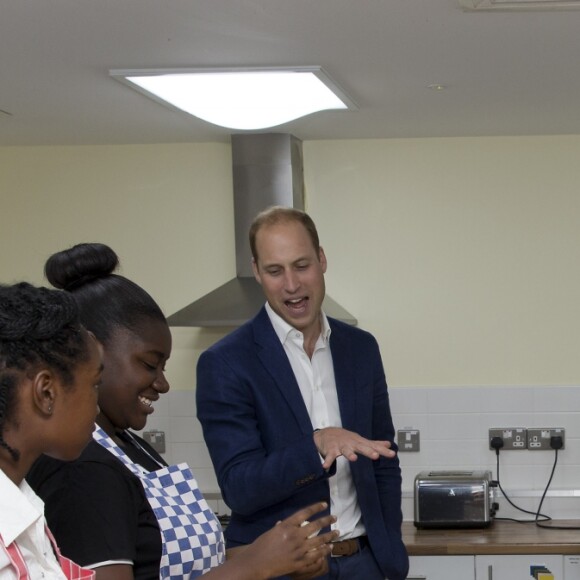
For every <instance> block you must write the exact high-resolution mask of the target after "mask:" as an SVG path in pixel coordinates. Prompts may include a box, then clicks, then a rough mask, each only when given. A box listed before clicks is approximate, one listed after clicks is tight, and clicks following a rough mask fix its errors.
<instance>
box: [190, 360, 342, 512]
mask: <svg viewBox="0 0 580 580" xmlns="http://www.w3.org/2000/svg"><path fill="white" fill-rule="evenodd" d="M237 362H239V366H238V368H234V367H235V366H236V364H237V363H236V364H232V363H231V357H226V356H224V355H223V353H222V352H221V351H220V350H219V349H217V350H213V349H210V350H208V351H205V352H204V353H203V354H202V355H201V357H200V359H199V361H198V364H197V394H196V399H197V416H198V419H199V420H200V422H201V424H202V427H203V434H204V439H205V442H206V444H207V447H208V450H209V453H210V456H211V459H212V462H213V465H214V469H215V471H216V475H217V479H218V483H219V485H220V488H221V491H222V494H223V497H224V500H225V502H226V503H227V504H228V505H229V507H230V508H231V509H232V510H233V511H235V512H237V513H239V514H242V515H249V514H253V513H255V512H258V511H259V510H262V509H265V508H270V507H271V506H273V505H276V504H279V503H280V502H287V505H288V507H292V508H293V507H294V506H293V505H292V501H289V502H288V500H289V499H290V500H291V498H292V497H295V496H300V494H301V493H302V492H303V491H304V489H305V488H307V487H309V486H312V485H314V484H316V483H320V482H321V481H325V480H326V479H327V478H328V477H329V476H330V475H333V474H334V473H335V469H333V470H330V471H329V472H326V471H325V470H323V469H322V459H321V457H320V455H319V454H318V451H317V449H316V446H315V444H314V440H313V436H312V431H309V432H307V433H304V432H303V430H300V429H298V427H297V426H296V425H295V424H291V423H288V416H287V411H284V410H283V409H282V405H284V404H285V402H284V401H281V400H280V398H279V397H276V396H274V395H273V396H272V397H271V398H270V399H268V398H267V396H265V397H266V398H262V397H261V395H260V394H259V393H260V392H264V391H267V389H268V388H271V382H270V384H268V381H267V377H266V376H265V375H260V373H259V371H258V370H257V369H254V370H255V372H254V373H253V371H252V368H251V367H252V362H251V361H247V360H245V361H237ZM242 362H243V364H242ZM248 366H249V367H250V368H249V370H248ZM242 367H243V373H242ZM256 381H258V382H260V385H259V389H258V388H257V387H256V384H255V383H256ZM257 393H258V394H257ZM323 499H327V498H326V497H325V496H324V495H320V497H316V498H313V499H312V502H314V501H320V500H323ZM312 502H311V503H312ZM304 505H305V504H304V499H301V501H299V502H298V503H297V505H296V509H297V508H298V507H304Z"/></svg>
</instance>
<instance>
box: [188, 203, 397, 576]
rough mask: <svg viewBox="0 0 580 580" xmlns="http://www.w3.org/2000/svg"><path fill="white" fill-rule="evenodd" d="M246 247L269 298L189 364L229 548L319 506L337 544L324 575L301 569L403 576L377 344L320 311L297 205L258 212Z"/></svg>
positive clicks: (304, 220) (321, 262)
mask: <svg viewBox="0 0 580 580" xmlns="http://www.w3.org/2000/svg"><path fill="white" fill-rule="evenodd" d="M250 244H251V248H252V255H253V268H254V274H255V276H256V279H257V280H258V282H259V283H260V284H261V285H262V288H263V290H264V293H265V297H266V305H265V306H264V307H263V308H262V309H261V310H260V312H259V313H258V314H257V316H256V317H255V318H254V319H253V320H250V321H249V322H247V323H246V324H245V325H243V326H242V327H240V328H239V329H237V330H235V331H234V332H232V333H231V334H229V335H228V336H226V337H225V338H223V339H222V340H220V341H219V342H217V343H216V344H215V345H213V346H212V347H211V348H209V349H208V350H207V351H205V352H204V353H203V354H202V355H201V357H200V359H199V362H198V366H197V413H198V418H199V420H200V422H201V424H202V426H203V433H204V437H205V441H206V443H207V446H208V449H209V452H210V455H211V459H212V462H213V465H214V468H215V471H216V474H217V479H218V482H219V485H220V488H221V491H222V494H223V498H224V500H225V502H226V503H227V505H228V506H229V507H230V508H231V510H232V514H231V521H230V523H229V525H228V526H227V529H226V531H225V535H226V540H227V545H228V547H235V546H240V545H244V544H249V543H250V542H252V541H253V540H254V539H256V538H257V537H258V536H259V535H260V534H262V533H263V532H265V531H266V530H268V529H269V528H271V527H272V526H274V525H276V523H277V522H279V521H280V520H282V519H284V518H286V517H287V516H289V515H290V514H292V513H293V512H295V511H297V510H298V509H300V508H302V507H304V506H306V505H310V504H312V503H314V502H318V501H321V500H324V501H327V502H328V504H329V506H330V511H331V512H332V513H333V514H334V515H335V516H336V517H337V522H336V524H334V525H333V528H336V529H338V530H339V531H340V535H339V541H337V542H335V543H333V544H332V556H331V557H330V558H329V559H328V560H327V561H326V563H325V569H324V570H323V569H317V570H308V569H305V570H304V573H305V576H304V577H307V576H308V577H314V576H320V574H325V575H324V576H323V577H324V578H328V579H330V578H346V579H349V580H356V579H360V580H375V579H376V580H383V579H384V578H388V579H389V580H404V579H405V578H406V575H407V571H408V557H407V553H406V550H405V547H404V545H403V542H402V539H401V521H402V514H401V471H400V468H399V462H398V458H397V456H396V446H395V444H394V442H393V441H394V427H393V422H392V418H391V412H390V407H389V400H388V393H387V384H386V380H385V374H384V370H383V365H382V361H381V356H380V353H379V348H378V344H377V342H376V340H375V339H374V338H373V336H372V335H370V334H369V333H368V332H365V331H363V330H361V329H358V328H354V327H351V326H349V325H347V324H344V323H342V322H339V321H337V320H334V319H331V318H327V317H326V315H325V314H324V313H323V312H322V310H321V307H322V301H323V299H324V294H325V285H324V273H325V272H326V267H327V262H326V256H325V254H324V251H323V249H322V247H320V245H319V240H318V234H317V232H316V227H315V225H314V223H313V222H312V220H311V219H310V217H309V216H308V215H307V214H306V213H304V212H302V211H300V210H296V209H292V208H280V207H274V208H270V209H268V210H266V211H264V212H262V213H261V214H259V215H258V216H257V218H256V219H255V220H254V223H253V224H252V227H251V229H250ZM309 574H310V576H309Z"/></svg>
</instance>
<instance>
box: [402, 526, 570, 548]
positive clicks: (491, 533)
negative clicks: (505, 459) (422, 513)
mask: <svg viewBox="0 0 580 580" xmlns="http://www.w3.org/2000/svg"><path fill="white" fill-rule="evenodd" d="M522 525H523V527H522ZM551 525H552V526H554V527H552V529H550V527H549V526H548V525H545V526H542V527H536V526H534V525H529V526H528V525H527V524H521V523H512V522H506V521H496V522H494V523H493V525H492V526H490V527H488V528H479V529H477V528H476V529H474V528H468V529H439V530H437V529H431V530H425V529H421V530H417V529H415V527H414V526H413V523H412V522H403V526H402V532H403V542H404V543H405V546H406V547H407V552H408V553H409V555H410V556H478V555H493V554H495V555H517V554H522V555H526V554H564V555H580V521H578V520H560V521H557V520H554V521H552V522H551Z"/></svg>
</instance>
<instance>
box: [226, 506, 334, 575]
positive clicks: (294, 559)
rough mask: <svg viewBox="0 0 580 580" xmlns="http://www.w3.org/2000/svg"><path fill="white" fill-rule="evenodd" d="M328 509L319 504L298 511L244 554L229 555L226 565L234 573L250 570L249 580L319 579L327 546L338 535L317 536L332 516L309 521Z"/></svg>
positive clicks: (327, 553) (324, 565) (323, 570)
mask: <svg viewBox="0 0 580 580" xmlns="http://www.w3.org/2000/svg"><path fill="white" fill-rule="evenodd" d="M327 507H328V505H327V504H326V503H325V502H321V503H317V504H314V505H311V506H309V507H307V508H304V509H301V510H300V511H297V512H296V513H295V514H293V515H291V516H290V517H288V518H286V519H285V520H283V521H281V522H278V524H276V525H275V526H274V527H273V528H272V529H271V530H269V531H268V532H266V533H264V534H262V535H261V536H260V537H259V538H257V539H256V540H255V541H254V542H253V543H252V544H250V545H249V546H247V547H246V549H245V550H243V551H240V552H239V553H238V554H236V555H234V553H232V556H233V558H232V560H229V562H228V564H229V563H231V564H234V565H237V566H235V567H236V568H237V571H240V568H239V567H241V566H243V567H244V569H246V567H247V569H248V570H253V571H254V576H253V577H252V578H255V579H258V578H259V579H262V578H264V579H266V578H274V577H276V576H283V575H285V574H294V573H296V574H297V575H296V576H294V577H295V578H296V579H297V580H305V579H306V578H314V577H316V576H320V575H321V574H323V573H324V572H325V571H326V569H327V562H326V558H327V557H328V556H329V555H330V545H329V543H330V542H331V541H333V540H335V539H336V538H337V537H338V535H339V532H338V530H334V531H330V532H325V533H319V532H320V530H321V529H322V528H324V527H327V526H329V525H330V524H332V523H334V522H335V521H336V518H335V516H332V515H328V516H322V517H320V518H318V519H315V520H312V521H311V518H312V516H314V515H316V514H317V513H319V512H321V511H323V510H325V509H326V508H327ZM304 522H307V523H306V524H305V523H304ZM236 577H238V576H237V574H236ZM240 577H241V576H240Z"/></svg>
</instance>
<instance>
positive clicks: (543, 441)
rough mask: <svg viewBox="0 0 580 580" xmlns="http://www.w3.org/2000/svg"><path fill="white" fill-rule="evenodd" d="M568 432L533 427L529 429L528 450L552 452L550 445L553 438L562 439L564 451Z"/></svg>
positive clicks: (554, 428)
mask: <svg viewBox="0 0 580 580" xmlns="http://www.w3.org/2000/svg"><path fill="white" fill-rule="evenodd" d="M565 434H566V430H565V429H562V428H559V427H558V428H556V427H533V428H530V429H528V449H529V450H530V451H545V450H551V449H552V446H551V444H550V442H551V439H552V437H561V438H562V447H560V449H564V446H565V443H566V439H565Z"/></svg>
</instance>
